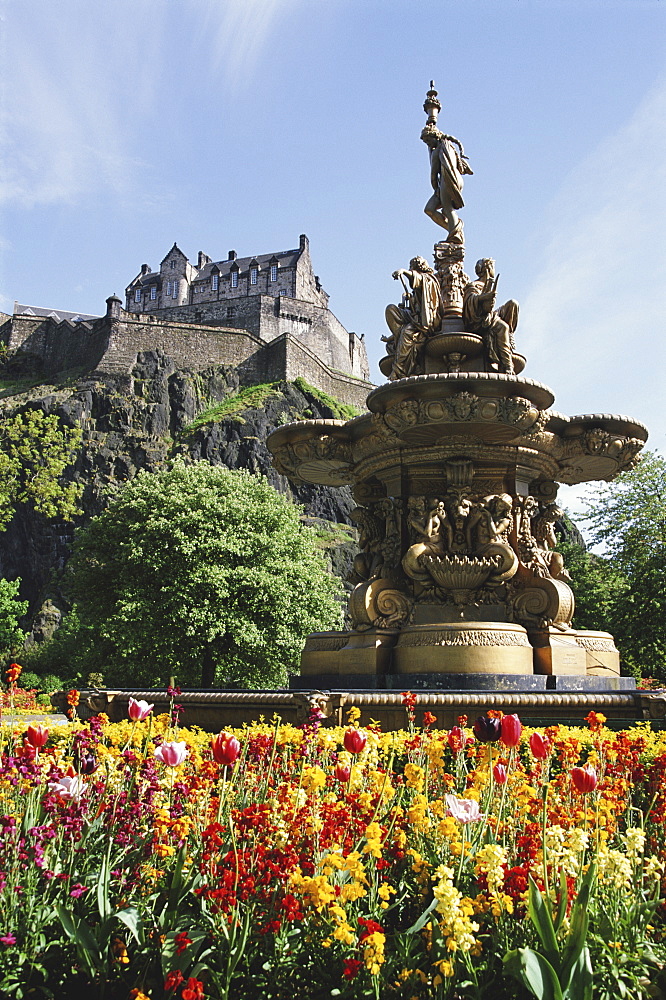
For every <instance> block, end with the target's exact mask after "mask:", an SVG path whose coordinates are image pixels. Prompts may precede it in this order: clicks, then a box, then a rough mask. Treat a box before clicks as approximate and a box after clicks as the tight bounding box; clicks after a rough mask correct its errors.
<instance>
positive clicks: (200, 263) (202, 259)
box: [197, 250, 210, 270]
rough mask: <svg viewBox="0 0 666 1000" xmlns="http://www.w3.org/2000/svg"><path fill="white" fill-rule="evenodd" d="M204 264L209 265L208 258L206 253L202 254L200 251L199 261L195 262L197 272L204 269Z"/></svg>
mask: <svg viewBox="0 0 666 1000" xmlns="http://www.w3.org/2000/svg"><path fill="white" fill-rule="evenodd" d="M205 264H210V257H209V256H208V254H207V253H204V252H203V250H200V251H199V259H198V260H197V267H198V268H199V270H201V268H202V267H204V265H205Z"/></svg>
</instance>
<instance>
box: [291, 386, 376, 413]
mask: <svg viewBox="0 0 666 1000" xmlns="http://www.w3.org/2000/svg"><path fill="white" fill-rule="evenodd" d="M294 385H295V386H296V388H297V389H300V390H301V392H306V393H309V394H310V395H311V396H314V398H315V399H316V400H318V401H319V402H320V403H323V404H324V406H328V408H329V409H330V410H332V411H333V414H334V416H335V419H336V420H351V419H352V417H358V416H359V414H360V413H361V411H360V409H359V408H358V406H352V404H351V403H341V402H340V400H339V399H335V398H334V397H333V396H329V394H328V393H327V392H323V391H322V390H321V389H317V388H316V387H315V386H314V385H310V383H309V382H306V381H305V379H304V378H296V379H294Z"/></svg>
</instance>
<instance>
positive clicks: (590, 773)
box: [571, 764, 599, 795]
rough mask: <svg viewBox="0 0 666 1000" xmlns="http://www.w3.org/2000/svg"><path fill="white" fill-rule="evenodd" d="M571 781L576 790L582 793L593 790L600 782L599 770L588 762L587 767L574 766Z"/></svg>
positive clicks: (585, 793)
mask: <svg viewBox="0 0 666 1000" xmlns="http://www.w3.org/2000/svg"><path fill="white" fill-rule="evenodd" d="M571 781H572V783H573V786H574V788H575V789H576V791H577V792H580V793H581V795H587V793H588V792H593V791H594V789H595V788H596V787H597V785H598V784H599V779H598V777H597V772H596V771H595V769H594V768H593V767H592V765H591V764H586V765H585V767H572V768H571Z"/></svg>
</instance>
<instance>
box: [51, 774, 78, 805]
mask: <svg viewBox="0 0 666 1000" xmlns="http://www.w3.org/2000/svg"><path fill="white" fill-rule="evenodd" d="M85 787H86V785H85V782H84V781H83V779H82V778H80V777H79V776H78V775H74V777H71V776H70V775H68V774H66V775H65V776H64V778H59V779H58V780H57V781H49V791H51V792H55V794H56V795H58V796H60V798H61V799H72V801H73V802H78V801H79V799H80V798H81V796H82V795H83V792H84V790H85Z"/></svg>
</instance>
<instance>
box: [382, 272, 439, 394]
mask: <svg viewBox="0 0 666 1000" xmlns="http://www.w3.org/2000/svg"><path fill="white" fill-rule="evenodd" d="M409 268H410V269H409V270H405V269H404V268H400V269H399V270H397V271H394V272H393V277H394V278H395V279H396V280H398V279H400V280H401V281H402V282H403V288H404V295H403V297H402V303H401V304H400V305H389V306H387V307H386V323H387V325H388V328H389V330H390V331H391V336H390V337H382V340H383V341H385V343H386V351H387V354H388V355H389V357H390V358H391V362H392V364H391V374H390V375H389V378H390V379H391V380H394V379H398V378H407V377H408V376H409V375H421V374H422V373H423V369H422V367H421V360H420V351H421V347H422V345H423V343H424V342H425V340H426V338H427V337H428V336H429V335H430V334H432V333H434V332H435V331H437V330H438V329H439V328H440V326H441V323H442V312H443V305H442V293H441V289H440V286H439V281H438V279H437V275H436V274H435V272H434V271H433V269H432V268H431V267H430V265H429V264H428V262H427V261H426V260H425V259H424V258H423V257H413V258H412V259H411V260H410V262H409ZM404 279H407V282H408V285H406V284H405V281H404Z"/></svg>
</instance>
